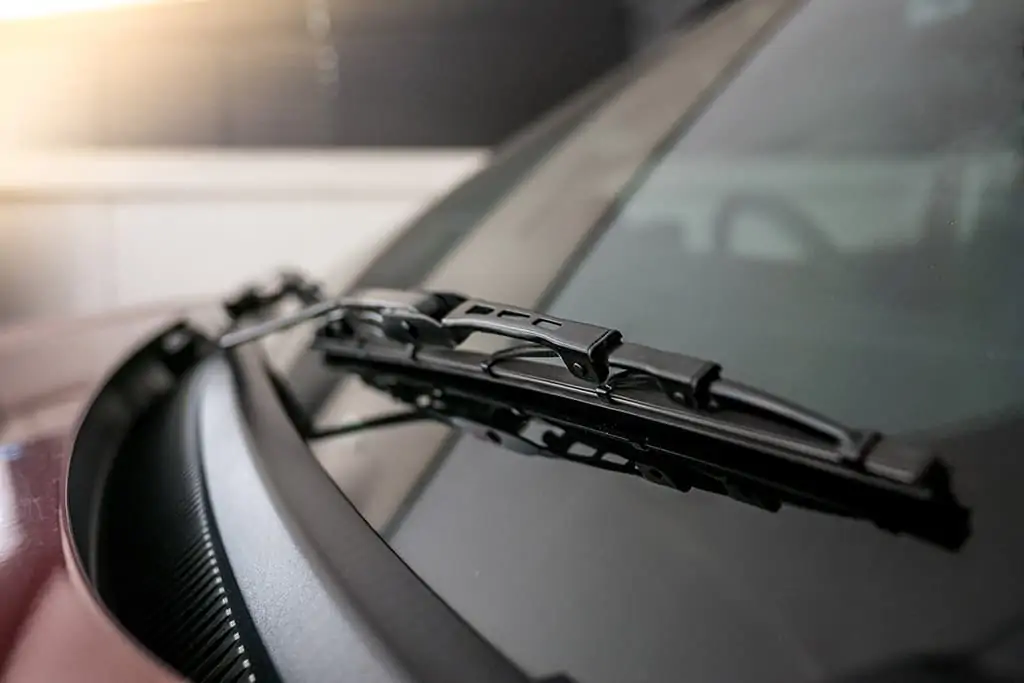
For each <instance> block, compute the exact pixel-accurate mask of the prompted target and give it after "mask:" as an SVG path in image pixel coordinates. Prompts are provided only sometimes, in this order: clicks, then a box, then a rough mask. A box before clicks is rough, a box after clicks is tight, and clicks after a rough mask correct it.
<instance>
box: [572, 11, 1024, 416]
mask: <svg viewBox="0 0 1024 683" xmlns="http://www.w3.org/2000/svg"><path fill="white" fill-rule="evenodd" d="M1022 27H1024V4H1022V3H1014V2H1005V1H1003V0H955V1H953V0H943V1H938V0H902V1H900V2H892V1H890V0H862V1H858V2H844V1H842V0H818V1H816V2H812V3H811V4H810V5H809V6H808V7H806V8H805V9H804V10H802V11H801V12H800V13H798V15H797V16H796V17H794V19H793V20H792V22H791V23H790V24H789V25H788V26H787V27H786V28H785V30H783V31H782V32H781V33H780V34H779V35H778V36H777V37H776V39H775V40H773V41H771V42H770V43H769V44H768V45H767V46H766V47H765V48H764V49H763V50H762V51H761V53H760V54H759V55H758V56H757V58H756V59H755V60H753V61H752V63H751V64H750V65H749V66H748V68H747V69H745V70H744V71H743V72H742V73H741V74H740V75H739V76H738V78H736V79H735V81H734V82H733V83H732V84H731V85H730V86H729V87H728V88H727V89H726V90H725V91H724V93H723V94H722V95H721V96H720V97H719V98H718V99H717V100H716V101H715V102H714V104H713V105H712V106H711V107H710V108H708V110H707V111H706V112H704V114H703V115H702V116H700V117H699V118H698V119H697V121H696V122H695V124H694V125H692V126H691V127H689V128H687V129H686V130H685V131H683V133H682V134H681V135H680V136H679V138H678V140H677V141H676V142H675V143H674V145H672V146H671V149H670V150H669V151H668V153H667V154H665V155H664V156H663V157H662V158H660V159H658V160H657V161H656V162H655V163H654V164H653V167H652V168H651V169H650V171H649V174H648V175H647V176H646V177H645V178H644V179H643V180H642V182H641V183H639V185H638V189H637V190H636V191H635V193H634V194H633V195H632V196H631V197H630V198H629V199H628V200H627V201H626V203H625V206H624V208H623V209H622V210H621V212H620V213H619V214H618V215H617V217H615V219H614V220H613V221H612V224H611V225H610V227H609V229H608V230H607V232H606V233H605V234H604V235H603V238H602V239H601V240H600V241H599V242H598V244H597V245H596V247H595V248H594V249H593V250H592V252H591V253H590V254H589V255H588V257H587V258H586V259H585V261H584V263H583V264H582V267H580V268H579V269H578V271H577V272H576V273H575V275H574V277H573V278H572V279H571V281H570V282H569V283H568V286H567V287H566V288H565V289H564V291H562V292H561V294H560V295H559V296H558V297H557V299H556V300H555V301H554V304H553V306H552V312H553V313H555V314H558V315H563V316H565V317H571V318H575V319H580V320H588V321H593V322H597V323H600V324H603V325H606V326H609V327H615V328H619V329H621V330H622V331H623V333H624V334H625V335H626V337H627V338H629V339H631V340H634V341H641V342H643V343H646V344H650V345H653V346H657V347H661V348H665V349H670V350H677V351H682V352H686V353H692V354H695V355H698V356H704V357H711V358H716V359H719V360H720V361H721V362H722V363H723V365H724V366H725V367H726V368H727V369H728V370H729V372H730V373H731V375H732V376H734V377H737V378H741V379H742V380H743V381H748V382H750V383H753V384H756V385H758V386H763V387H770V388H771V389H772V390H773V391H777V392H780V393H783V394H785V395H787V396H788V397H790V398H792V399H793V400H797V401H800V402H801V403H804V404H807V405H814V406H816V407H817V408H818V409H820V410H821V411H822V412H824V413H827V414H830V415H834V416H835V417H837V418H840V419H843V420H845V421H848V422H852V423H857V424H863V425H868V426H871V427H876V428H881V429H885V430H917V429H928V428H933V427H936V426H938V425H946V424H948V423H951V422H957V421H960V420H966V419H970V418H973V417H978V416H981V415H991V414H993V413H997V412H1001V411H1004V410H1007V409H1011V408H1012V407H1013V406H1014V405H1015V404H1017V403H1019V402H1020V401H1021V400H1022V399H1024V352H1022V350H1021V348H1022V347H1021V344H1020V342H1021V340H1022V339H1024V317H1021V316H1020V315H1018V312H1019V308H1020V303H1019V302H1020V296H1019V292H1020V291H1021V288H1022V286H1024V268H1021V267H1020V263H1019V258H1020V257H1019V255H1020V254H1021V253H1022V248H1024V231H1022V229H1021V228H1022V227H1024V225H1022V221H1024V212H1022V209H1024V192H1022V184H1021V167H1020V151H1019V150H1020V146H1021V144H1022V129H1021V124H1020V121H1021V106H1022V104H1024V78H1022V76H1021V74H1022V71H1024V59H1022V57H1021V29H1022Z"/></svg>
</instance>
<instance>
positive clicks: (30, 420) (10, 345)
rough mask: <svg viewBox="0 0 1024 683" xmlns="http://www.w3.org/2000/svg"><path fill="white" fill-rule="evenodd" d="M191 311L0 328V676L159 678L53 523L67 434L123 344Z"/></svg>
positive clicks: (162, 672)
mask: <svg viewBox="0 0 1024 683" xmlns="http://www.w3.org/2000/svg"><path fill="white" fill-rule="evenodd" d="M196 310H197V308H196V307H193V306H178V305H167V306H158V307H149V308H144V309H134V310H129V311H122V312H118V313H113V314H109V315H105V316H102V317H96V318H90V319H84V320H77V321H60V322H47V323H42V324H35V325H27V326H20V327H14V328H9V329H7V330H4V331H0V595H2V596H4V599H3V600H0V680H3V681H5V683H22V682H32V683H35V682H37V681H47V682H48V683H58V682H60V681H72V680H73V681H75V682H76V683H80V682H83V681H97V683H100V682H102V683H118V682H119V681H133V682H135V681H145V682H149V681H154V682H160V683H163V682H165V681H166V682H169V681H175V680H177V677H176V676H174V675H173V674H172V673H171V672H170V671H168V670H167V669H165V668H164V667H163V666H162V665H160V664H159V663H157V662H156V661H155V660H154V659H153V658H152V657H151V656H149V655H148V654H147V653H145V652H144V651H143V650H142V649H140V648H139V647H138V646H137V645H136V644H135V643H134V642H133V641H132V640H131V639H130V638H128V637H126V636H125V635H124V634H123V633H122V632H121V631H120V629H119V628H118V627H117V625H116V624H115V623H113V622H112V621H111V620H110V619H109V617H108V616H107V615H106V614H105V612H104V610H103V609H102V608H101V606H100V605H98V604H97V603H96V602H95V600H94V598H93V597H92V594H91V593H90V591H89V590H88V588H87V587H86V586H85V583H84V582H83V578H82V576H81V575H80V573H79V572H78V570H77V567H76V565H75V563H74V561H73V559H72V557H71V554H70V552H69V548H68V545H67V543H66V540H65V539H66V535H65V529H64V524H63V519H64V516H63V514H62V501H63V500H64V495H63V491H64V486H65V476H66V471H67V459H68V455H69V453H70V448H71V443H72V436H73V431H74V429H75V427H76V425H77V421H78V419H79V417H80V415H81V414H82V412H83V411H84V409H85V408H86V406H87V405H88V403H89V400H90V398H91V396H92V395H93V394H94V393H95V392H96V391H97V390H98V387H99V386H100V384H101V383H102V381H103V380H104V378H105V377H106V376H107V374H108V373H110V372H111V371H112V370H113V369H114V367H115V366H116V365H117V364H118V362H119V360H121V359H122V358H123V357H124V356H125V355H126V354H127V353H128V352H129V351H130V350H131V349H132V348H133V347H135V346H137V345H138V344H140V343H141V342H142V341H143V340H145V339H146V338H147V337H149V336H151V335H152V333H154V332H155V331H157V330H158V329H160V328H162V327H164V326H166V325H167V324H169V323H171V322H172V321H174V320H176V319H179V318H181V317H182V316H183V315H186V314H195V312H196Z"/></svg>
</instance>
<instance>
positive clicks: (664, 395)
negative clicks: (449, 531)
mask: <svg viewBox="0 0 1024 683" xmlns="http://www.w3.org/2000/svg"><path fill="white" fill-rule="evenodd" d="M317 317H322V318H324V323H323V324H322V326H321V327H320V329H319V331H318V333H317V335H316V337H315V339H314V342H313V347H314V348H315V349H317V350H319V351H320V352H322V353H323V354H324V358H325V361H326V363H327V364H328V365H333V366H335V367H340V368H344V369H345V370H346V371H350V372H353V373H355V374H358V375H359V376H360V377H362V378H363V380H364V381H366V382H367V383H369V384H371V385H373V386H376V387H377V388H379V389H381V390H383V391H386V392H388V393H390V394H392V395H393V396H395V397H396V398H398V399H399V400H401V401H403V402H405V403H408V404H409V405H410V406H412V407H413V408H415V409H416V410H418V411H421V412H423V413H424V414H425V415H426V416H427V417H431V418H433V419H438V420H441V421H444V422H447V423H448V424H452V425H454V426H457V427H460V428H461V429H464V430H466V431H469V432H471V433H474V434H476V435H478V436H481V437H482V438H486V439H489V440H491V441H495V442H498V443H501V444H502V445H504V446H506V447H509V448H512V449H513V450H519V451H523V452H527V453H535V454H541V455H549V456H554V457H559V458H563V459H567V460H573V461H576V462H582V463H584V464H588V465H592V466H596V467H601V468H603V469H612V470H615V471H623V472H629V473H633V474H638V475H641V476H644V477H645V478H646V479H648V480H650V481H652V482H654V483H658V484H662V485H666V486H671V487H673V488H676V489H679V490H683V491H685V490H689V489H690V488H700V489H704V490H708V491H712V492H715V493H721V494H725V495H729V496H731V497H733V498H736V499H738V500H741V501H744V502H748V503H753V504H755V505H758V506H760V507H763V508H766V509H769V510H777V509H778V508H779V506H780V505H781V504H783V503H789V504H795V505H801V506H804V507H810V508H814V509H819V510H825V511H828V512H832V513H837V514H842V515H847V516H852V517H859V518H866V519H870V520H872V521H874V522H875V523H876V524H877V525H879V526H881V527H883V528H886V529H888V530H890V531H894V532H904V533H910V534H913V535H916V536H918V537H921V538H924V539H926V540H929V541H932V542H934V543H936V544H939V545H941V546H943V547H946V548H950V549H955V548H958V547H960V545H962V544H963V542H964V541H965V540H966V538H967V537H968V535H969V511H968V510H967V509H965V508H964V507H962V506H961V505H960V504H959V503H958V502H957V501H956V498H955V496H954V495H953V493H952V490H951V487H950V474H949V470H948V469H947V467H946V465H945V464H944V463H943V462H942V461H941V460H940V459H939V458H937V457H936V456H935V455H934V454H933V453H931V452H929V451H928V450H927V449H924V448H922V447H920V446H917V445H915V444H912V443H909V442H906V441H902V440H899V439H894V438H891V437H883V436H882V435H880V434H878V433H876V432H871V431H863V430H856V429H852V428H849V427H846V426H844V425H842V424H840V423H838V422H836V421H834V420H831V419H828V418H826V417H824V416H822V415H819V414H817V413H815V412H813V411H810V410H808V409H805V408H803V407H801V406H798V405H795V404H793V403H791V402H788V401H786V400H784V399H781V398H779V397H776V396H773V395H771V394H769V393H766V392H762V391H759V390H756V389H753V388H751V387H747V386H745V385H742V384H740V383H737V382H733V381H730V380H728V379H724V378H723V377H722V376H721V374H722V368H721V366H720V365H718V364H717V363H714V362H711V361H705V360H702V359H698V358H693V357H690V356H686V355H682V354H675V353H670V352H666V351H661V350H658V349H653V348H650V347H646V346H642V345H639V344H632V343H628V342H624V341H623V339H622V335H621V333H619V332H618V331H617V330H613V329H609V328H603V327H600V326H596V325H590V324H587V323H581V322H576V321H571V320H565V319H562V318H558V317H555V316H550V315H547V314H544V313H539V312H536V311H530V310H526V309H521V308H518V307H514V306H508V305H503V304H495V303H491V302H485V301H478V300H471V299H466V298H465V297H462V296H460V295H456V294H447V293H431V292H417V291H405V290H402V291H391V290H369V291H365V292H361V293H356V294H355V295H353V296H349V297H343V298H341V299H338V300H337V301H334V302H325V303H321V304H317V305H316V306H313V307H311V308H310V309H307V310H306V311H300V312H299V313H298V314H295V315H294V316H291V317H290V318H284V319H279V320H276V321H271V322H270V323H266V324H264V325H258V326H256V329H252V330H241V331H238V332H235V333H233V334H232V335H228V336H226V337H225V338H224V339H222V345H227V346H230V345H234V344H237V343H244V342H245V341H249V340H251V339H253V338H256V337H259V336H262V335H263V334H266V333H269V332H272V331H276V330H278V329H284V328H286V327H288V326H291V325H292V324H297V323H298V322H302V321H305V320H308V319H310V318H317ZM474 333H485V334H490V335H497V336H499V337H504V338H507V339H515V340H519V341H522V342H527V345H525V346H515V347H511V348H506V349H503V350H501V351H498V352H497V353H491V354H485V353H479V352H474V351H469V350H466V349H463V348H458V347H459V346H460V345H461V344H462V342H464V341H465V340H466V339H467V338H468V337H469V336H470V335H472V334H474ZM544 357H550V358H557V359H558V360H559V361H560V363H545V362H537V360H536V359H537V358H544ZM531 421H540V422H542V423H546V424H547V425H548V426H549V427H552V428H553V429H549V430H548V431H547V432H546V436H545V437H544V440H543V441H541V442H537V441H531V440H529V439H526V438H524V436H523V435H522V433H521V432H522V431H523V430H524V429H525V428H526V426H527V424H528V423H530V422H531ZM345 431H349V430H348V429H346V428H345V427H344V426H342V432H345ZM579 446H584V447H586V448H588V449H593V450H594V451H595V452H596V453H597V454H599V455H601V456H602V457H597V458H592V457H585V456H577V455H575V454H573V453H572V452H571V448H573V447H577V448H578V447H579ZM603 454H614V455H615V456H618V457H619V458H622V459H624V460H625V462H626V464H625V465H624V466H619V465H621V463H619V464H618V465H615V464H613V463H611V462H610V461H608V460H606V459H605V458H604V457H603Z"/></svg>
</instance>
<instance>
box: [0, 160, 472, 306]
mask: <svg viewBox="0 0 1024 683" xmlns="http://www.w3.org/2000/svg"><path fill="white" fill-rule="evenodd" d="M485 158H486V155H485V154H484V153H483V152H479V151H473V150H470V151H462V152H437V151H416V150H407V151H394V152H377V151H373V152H370V151H367V152H358V151H346V152H314V153H281V152H265V153H259V152H232V153H221V152H217V153H176V152H132V153H124V154H117V153H109V152H96V153H86V152H76V153H60V154H11V153H6V154H4V155H3V156H0V324H4V323H10V322H13V321H23V320H26V319H29V318H38V317H52V316H62V315H68V314H88V313H94V312H98V311H102V310H105V309H109V308H112V307H115V306H123V305H132V304H140V303H148V302H152V301H157V300H165V299H173V298H182V297H202V296H206V295H211V294H217V293H220V292H223V291H225V290H230V289H232V288H234V287H236V286H237V285H238V284H239V282H240V281H244V280H246V279H247V278H252V277H258V276H260V275H262V274H264V273H267V272H268V271H270V270H272V269H274V268H276V267H280V266H296V267H300V268H303V269H306V270H308V271H310V272H311V273H313V274H315V275H317V276H324V275H327V274H329V275H331V276H332V278H333V279H338V278H340V277H342V276H343V275H344V273H345V272H346V270H347V269H348V268H349V267H350V268H355V267H357V266H358V265H359V264H361V263H362V262H363V261H365V259H366V258H367V257H368V256H369V255H370V254H372V253H373V252H374V251H376V250H377V249H379V248H380V247H381V246H382V245H383V244H385V243H386V241H387V240H388V238H389V237H390V236H392V235H393V234H394V233H395V231H396V230H397V229H398V228H400V227H401V226H403V225H404V224H405V223H406V222H407V221H408V220H409V219H410V218H412V217H413V216H414V215H416V214H417V213H418V212H419V211H420V210H422V209H423V208H424V207H425V206H426V205H428V204H429V203H430V202H431V201H433V200H434V199H436V198H437V197H438V196H439V195H443V194H444V193H445V192H446V191H448V190H449V189H450V188H451V187H453V186H454V185H455V184H457V183H458V182H459V181H460V180H462V179H464V178H465V177H467V176H468V175H470V174H471V173H472V172H473V171H474V170H476V169H477V168H478V167H479V166H480V165H482V164H483V163H484V161H485Z"/></svg>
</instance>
